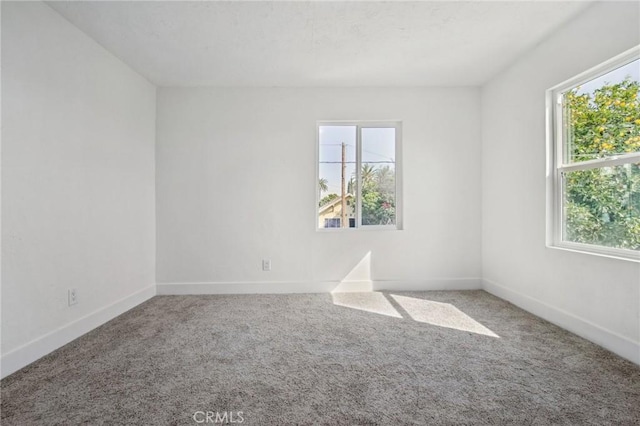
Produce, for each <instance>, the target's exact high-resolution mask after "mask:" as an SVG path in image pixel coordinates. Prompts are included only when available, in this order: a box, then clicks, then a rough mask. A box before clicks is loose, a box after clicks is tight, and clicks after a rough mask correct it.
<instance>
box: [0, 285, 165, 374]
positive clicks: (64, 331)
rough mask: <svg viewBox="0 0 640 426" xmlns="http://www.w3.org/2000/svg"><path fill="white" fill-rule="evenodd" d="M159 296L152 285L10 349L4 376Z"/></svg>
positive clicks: (1, 364) (2, 367)
mask: <svg viewBox="0 0 640 426" xmlns="http://www.w3.org/2000/svg"><path fill="white" fill-rule="evenodd" d="M155 295H156V286H155V285H150V286H148V287H145V288H143V289H142V290H139V291H137V292H135V293H133V294H132V295H130V296H127V297H125V298H123V299H120V300H118V301H116V302H114V303H112V304H110V305H108V306H105V307H104V308H101V309H98V310H97V311H95V312H93V313H91V314H89V315H86V316H84V317H82V318H79V319H77V320H75V321H73V322H71V323H69V324H66V325H64V326H62V327H60V328H58V329H56V330H54V331H52V332H50V333H48V334H45V335H44V336H42V337H39V338H37V339H35V340H32V341H31V342H29V343H27V344H25V345H23V346H20V347H19V348H17V349H14V350H12V351H11V352H8V353H7V354H5V355H3V356H2V361H0V370H1V371H0V376H1V377H2V378H4V377H7V376H8V375H9V374H11V373H14V372H16V371H18V370H20V369H21V368H23V367H25V366H27V365H29V364H31V363H32V362H34V361H36V360H37V359H39V358H42V357H43V356H45V355H47V354H49V353H51V352H53V351H54V350H56V349H58V348H60V347H62V346H64V345H66V344H67V343H69V342H71V341H72V340H74V339H77V338H78V337H80V336H82V335H83V334H86V333H88V332H89V331H91V330H93V329H95V328H96V327H99V326H101V325H102V324H104V323H106V322H107V321H110V320H112V319H113V318H115V317H117V316H118V315H122V314H123V313H125V312H126V311H128V310H129V309H131V308H134V307H136V306H138V305H139V304H141V303H142V302H144V301H146V300H148V299H150V298H152V297H153V296H155Z"/></svg>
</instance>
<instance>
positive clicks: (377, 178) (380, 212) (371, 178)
mask: <svg viewBox="0 0 640 426" xmlns="http://www.w3.org/2000/svg"><path fill="white" fill-rule="evenodd" d="M361 179H362V224H363V225H393V224H394V223H395V220H396V194H395V171H394V170H393V169H392V168H391V167H389V166H383V167H379V168H377V167H375V166H373V165H371V164H364V165H362V170H361Z"/></svg>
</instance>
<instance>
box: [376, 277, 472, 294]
mask: <svg viewBox="0 0 640 426" xmlns="http://www.w3.org/2000/svg"><path fill="white" fill-rule="evenodd" d="M373 289H374V290H375V291H385V290H388V291H432V290H482V279H480V278H440V279H432V280H424V281H395V280H379V281H374V282H373Z"/></svg>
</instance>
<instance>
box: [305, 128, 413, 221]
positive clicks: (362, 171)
mask: <svg viewBox="0 0 640 426" xmlns="http://www.w3.org/2000/svg"><path fill="white" fill-rule="evenodd" d="M400 133H401V127H400V123H397V122H384V123H379V122H376V123H373V122H348V123H346V122H339V123H319V124H318V133H317V135H318V168H317V170H318V172H317V182H318V183H317V193H316V195H317V197H318V198H317V212H318V213H317V221H316V223H317V227H318V229H329V228H341V229H379V228H385V229H400V227H401V226H400V224H401V220H400V218H401V216H400V164H399V163H400V162H399V159H400V155H399V152H400V137H401V135H400Z"/></svg>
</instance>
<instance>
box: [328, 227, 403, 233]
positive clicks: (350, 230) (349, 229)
mask: <svg viewBox="0 0 640 426" xmlns="http://www.w3.org/2000/svg"><path fill="white" fill-rule="evenodd" d="M371 231H402V228H401V227H396V226H365V227H358V228H316V232H328V233H331V232H371Z"/></svg>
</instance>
